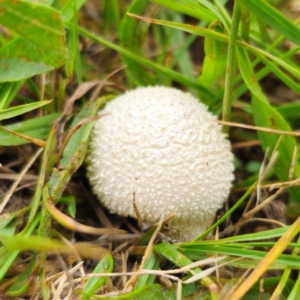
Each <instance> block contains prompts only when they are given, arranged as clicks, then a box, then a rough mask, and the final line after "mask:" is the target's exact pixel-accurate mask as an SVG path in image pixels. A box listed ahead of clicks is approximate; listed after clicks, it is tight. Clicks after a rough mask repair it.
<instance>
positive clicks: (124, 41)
mask: <svg viewBox="0 0 300 300" xmlns="http://www.w3.org/2000/svg"><path fill="white" fill-rule="evenodd" d="M148 5H149V1H148V0H135V1H133V2H132V3H131V5H130V6H129V8H128V10H127V12H128V13H133V14H141V13H143V11H144V10H145V9H146V8H147V6H148ZM138 25H140V24H137V21H136V20H135V19H133V18H131V17H129V16H128V15H127V14H126V15H125V16H124V17H123V20H122V25H121V27H120V41H121V46H122V47H123V48H124V49H126V50H128V51H129V52H131V53H136V54H138V55H139V56H142V55H141V51H142V50H141V45H142V42H143V41H144V39H145V37H144V36H142V34H143V33H141V30H139V26H138ZM122 61H123V64H124V65H126V66H127V67H126V68H125V72H126V74H127V76H128V79H129V82H130V81H131V83H132V84H131V85H133V86H134V85H135V86H139V85H142V86H143V85H149V84H153V78H151V76H150V74H149V73H148V72H145V70H144V68H143V66H142V65H141V64H140V63H139V62H137V61H136V60H133V59H131V58H130V57H129V56H126V55H122Z"/></svg>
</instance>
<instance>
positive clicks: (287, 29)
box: [238, 0, 300, 45]
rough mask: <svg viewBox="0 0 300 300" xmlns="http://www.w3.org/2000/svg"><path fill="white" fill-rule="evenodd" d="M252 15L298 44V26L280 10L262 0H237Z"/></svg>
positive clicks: (299, 35) (299, 40)
mask: <svg viewBox="0 0 300 300" xmlns="http://www.w3.org/2000/svg"><path fill="white" fill-rule="evenodd" d="M238 1H239V2H240V3H241V4H243V5H244V6H245V7H247V8H248V9H249V10H250V11H251V12H252V13H253V14H254V15H256V16H257V17H258V18H260V19H262V20H263V21H264V22H266V23H267V24H269V25H270V26H271V27H272V28H273V29H275V30H278V31H279V32H280V33H281V34H283V35H284V36H285V37H286V38H288V39H290V40H291V41H292V42H293V43H295V44H296V45H300V28H299V27H297V26H296V25H295V24H293V23H292V22H291V21H290V20H289V19H288V18H287V17H285V16H284V15H283V14H282V13H281V12H279V11H278V10H276V9H275V8H274V7H272V6H271V5H270V4H268V3H267V2H266V1H263V0H238Z"/></svg>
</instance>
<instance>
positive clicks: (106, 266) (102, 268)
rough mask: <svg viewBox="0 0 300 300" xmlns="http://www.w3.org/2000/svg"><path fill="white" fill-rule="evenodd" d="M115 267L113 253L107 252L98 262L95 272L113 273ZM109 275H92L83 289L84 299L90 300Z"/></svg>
mask: <svg viewBox="0 0 300 300" xmlns="http://www.w3.org/2000/svg"><path fill="white" fill-rule="evenodd" d="M113 268H114V260H113V257H112V256H111V254H107V255H106V256H105V257H103V258H102V259H101V260H100V262H99V263H98V264H97V266H96V267H95V269H94V270H93V273H105V272H107V273H111V272H112V271H113ZM107 279H108V277H102V276H101V277H91V278H89V279H88V280H87V282H86V284H85V287H84V289H83V294H84V295H83V296H82V299H83V300H88V299H89V298H90V296H92V295H93V294H94V293H95V292H96V291H97V290H98V289H99V288H100V287H102V286H103V285H104V284H105V282H106V281H107Z"/></svg>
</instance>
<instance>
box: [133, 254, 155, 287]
mask: <svg viewBox="0 0 300 300" xmlns="http://www.w3.org/2000/svg"><path fill="white" fill-rule="evenodd" d="M159 265H160V259H159V258H158V257H157V256H156V255H155V254H154V253H151V255H150V256H149V257H148V259H147V261H146V262H145V265H144V267H143V269H144V270H158V268H159ZM154 280H155V275H140V276H139V278H138V280H137V282H136V284H135V286H134V289H135V290H138V289H140V288H142V287H143V286H145V285H149V284H152V283H153V282H154Z"/></svg>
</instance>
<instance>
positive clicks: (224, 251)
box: [0, 0, 300, 300]
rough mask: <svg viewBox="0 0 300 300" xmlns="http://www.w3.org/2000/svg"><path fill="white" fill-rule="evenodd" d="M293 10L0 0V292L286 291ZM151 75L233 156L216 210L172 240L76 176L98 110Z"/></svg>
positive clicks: (299, 35) (250, 294) (291, 266)
mask: <svg viewBox="0 0 300 300" xmlns="http://www.w3.org/2000/svg"><path fill="white" fill-rule="evenodd" d="M297 9H298V15H299V4H298V8H297V3H296V1H280V0H277V1H276V0H235V1H226V0H211V1H209V0H128V1H118V0H103V1H96V0H40V1H34V0H14V1H11V0H2V1H0V24H1V26H0V33H1V34H0V42H1V48H0V66H1V72H0V121H1V124H0V147H1V148H0V149H1V152H0V153H1V154H0V160H1V164H2V166H1V168H0V171H1V172H0V173H1V178H0V180H1V190H0V194H1V203H0V214H1V215H0V294H1V295H3V296H1V299H2V298H3V299H6V298H5V297H8V299H9V298H21V299H110V298H112V297H113V298H114V299H147V300H148V299H228V300H229V299H231V300H233V299H234V300H235V299H273V300H274V299H289V300H292V299H299V295H300V276H299V274H298V272H299V269H300V259H299V231H300V218H299V215H300V188H299V183H300V181H299V178H300V166H299V154H298V149H299V136H300V134H299V132H298V131H297V129H298V127H299V124H300V123H299V112H300V100H299V97H300V85H299V83H300V68H299V59H300V58H299V51H300V28H299V21H300V19H299V17H298V18H297ZM149 85H164V86H169V87H171V86H175V87H177V88H179V89H181V90H184V91H188V92H190V93H191V94H192V95H193V96H195V97H196V98H199V99H201V101H202V102H203V103H205V104H206V105H207V106H208V108H209V110H210V111H211V112H212V113H213V114H215V115H217V116H218V117H219V120H220V123H221V124H222V126H223V131H224V132H226V133H228V136H229V139H230V141H231V142H232V149H233V152H234V155H235V168H236V171H235V177H236V179H235V182H234V185H233V188H232V192H231V194H230V197H229V199H228V201H227V202H226V205H225V206H224V208H223V209H222V210H220V211H219V212H218V214H217V216H216V220H215V222H214V224H213V225H212V226H211V227H210V228H209V229H207V230H206V231H205V232H204V233H202V234H201V235H199V236H198V237H197V238H195V239H194V240H192V241H189V242H185V243H176V241H169V240H167V239H165V238H164V236H163V235H162V234H160V233H159V230H160V229H161V227H162V225H163V224H162V222H160V223H159V224H157V225H155V226H154V227H152V228H150V229H148V230H146V231H143V230H141V229H140V227H139V225H140V224H137V222H136V221H135V220H132V219H130V218H123V217H120V216H116V215H111V214H110V213H109V212H108V211H106V210H105V209H103V208H102V207H100V204H98V203H96V202H93V200H92V199H94V198H95V197H94V196H93V195H92V193H91V189H90V187H89V186H88V181H87V180H86V173H85V162H84V159H85V155H86V152H87V149H88V141H89V137H90V132H91V130H92V128H93V125H94V123H95V121H96V120H97V119H99V117H101V116H99V115H98V114H97V112H98V111H99V110H101V109H102V108H103V107H104V106H105V104H106V103H107V102H108V101H111V100H112V99H114V98H115V97H116V95H119V94H120V93H121V92H123V91H125V90H129V89H132V88H136V87H139V86H149ZM93 197H94V198H93ZM280 205H281V206H280ZM88 207H90V208H92V214H91V211H89V210H88ZM279 207H281V209H280V208H279ZM93 214H95V216H93ZM170 217H171V216H170ZM164 221H165V222H166V221H167V220H164Z"/></svg>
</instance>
